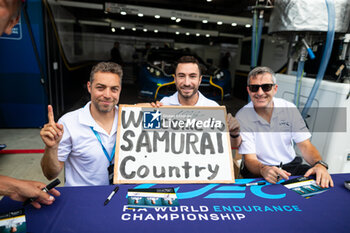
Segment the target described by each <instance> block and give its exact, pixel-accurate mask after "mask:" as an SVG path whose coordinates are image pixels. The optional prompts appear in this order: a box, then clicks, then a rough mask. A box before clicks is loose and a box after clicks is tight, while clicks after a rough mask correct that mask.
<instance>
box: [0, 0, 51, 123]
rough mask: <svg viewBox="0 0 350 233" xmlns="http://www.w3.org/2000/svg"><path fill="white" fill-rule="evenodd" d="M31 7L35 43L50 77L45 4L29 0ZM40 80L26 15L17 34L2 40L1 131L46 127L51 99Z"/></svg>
mask: <svg viewBox="0 0 350 233" xmlns="http://www.w3.org/2000/svg"><path fill="white" fill-rule="evenodd" d="M27 4H28V15H29V19H30V22H31V27H32V30H33V35H34V39H35V43H36V46H37V48H38V50H39V51H38V52H39V57H40V61H41V64H42V65H43V66H44V67H43V69H44V74H45V76H46V67H45V40H44V25H43V14H42V3H41V1H39V0H29V1H27ZM40 78H41V76H40V70H39V65H38V63H37V60H36V58H35V53H34V49H33V46H32V43H31V40H30V36H29V31H28V28H27V24H26V22H25V21H24V17H23V12H22V17H21V22H20V24H19V25H18V26H17V27H16V33H15V34H13V35H12V36H10V37H4V38H0V127H1V128H17V127H40V126H42V125H43V124H45V123H46V119H47V116H46V112H47V111H46V108H47V107H46V106H47V96H46V93H45V87H44V86H43V85H42V84H41V82H40ZM46 79H47V78H46V77H45V80H46Z"/></svg>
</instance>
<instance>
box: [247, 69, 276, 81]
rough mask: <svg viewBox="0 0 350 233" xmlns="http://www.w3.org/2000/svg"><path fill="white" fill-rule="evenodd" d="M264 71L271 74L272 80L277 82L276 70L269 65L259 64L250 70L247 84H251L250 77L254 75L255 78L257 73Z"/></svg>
mask: <svg viewBox="0 0 350 233" xmlns="http://www.w3.org/2000/svg"><path fill="white" fill-rule="evenodd" d="M264 73H269V74H271V76H272V82H273V83H276V76H275V72H273V70H271V69H270V68H269V67H266V66H258V67H255V68H254V69H253V70H252V71H250V72H249V74H248V79H247V85H249V83H250V78H252V77H253V78H254V77H256V76H257V75H259V74H264Z"/></svg>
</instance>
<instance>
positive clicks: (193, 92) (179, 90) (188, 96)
mask: <svg viewBox="0 0 350 233" xmlns="http://www.w3.org/2000/svg"><path fill="white" fill-rule="evenodd" d="M178 92H179V94H180V95H181V96H182V97H183V98H185V99H190V98H192V97H193V96H194V95H196V94H197V93H198V89H197V88H193V89H192V94H190V95H184V94H183V93H182V89H181V88H179V89H178Z"/></svg>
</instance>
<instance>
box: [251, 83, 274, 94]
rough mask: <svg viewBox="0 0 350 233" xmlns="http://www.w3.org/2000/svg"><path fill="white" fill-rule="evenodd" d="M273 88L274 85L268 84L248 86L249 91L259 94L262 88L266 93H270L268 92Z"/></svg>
mask: <svg viewBox="0 0 350 233" xmlns="http://www.w3.org/2000/svg"><path fill="white" fill-rule="evenodd" d="M273 86H275V84H274V83H266V84H262V85H248V88H249V91H251V92H257V91H258V90H259V88H260V87H261V89H262V90H263V91H264V92H268V91H271V89H272V87H273Z"/></svg>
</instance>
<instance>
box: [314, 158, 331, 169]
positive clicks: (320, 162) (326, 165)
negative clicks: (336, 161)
mask: <svg viewBox="0 0 350 233" xmlns="http://www.w3.org/2000/svg"><path fill="white" fill-rule="evenodd" d="M317 164H321V165H322V166H324V167H325V168H326V169H327V170H328V164H327V163H326V162H324V161H322V160H320V161H317V162H316V163H315V164H314V165H313V167H314V166H316V165H317Z"/></svg>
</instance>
